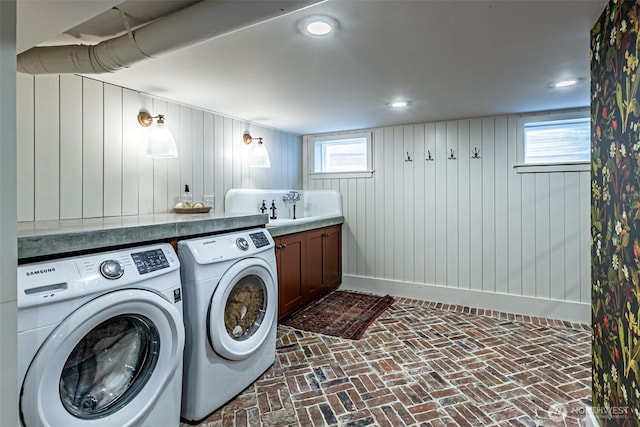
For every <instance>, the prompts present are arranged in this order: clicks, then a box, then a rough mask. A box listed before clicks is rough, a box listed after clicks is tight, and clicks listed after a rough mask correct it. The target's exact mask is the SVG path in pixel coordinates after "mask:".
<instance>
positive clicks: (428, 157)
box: [425, 150, 435, 162]
mask: <svg viewBox="0 0 640 427" xmlns="http://www.w3.org/2000/svg"><path fill="white" fill-rule="evenodd" d="M425 160H426V161H428V162H433V161H434V160H435V159H434V158H433V157H431V150H427V158H426V159H425Z"/></svg>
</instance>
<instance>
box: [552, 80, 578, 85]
mask: <svg viewBox="0 0 640 427" xmlns="http://www.w3.org/2000/svg"><path fill="white" fill-rule="evenodd" d="M576 83H578V80H576V79H570V80H562V81H560V82H557V83H555V84H554V85H553V86H554V87H568V86H573V85H575V84H576Z"/></svg>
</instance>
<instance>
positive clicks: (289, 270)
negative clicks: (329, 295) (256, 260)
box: [275, 234, 305, 319]
mask: <svg viewBox="0 0 640 427" xmlns="http://www.w3.org/2000/svg"><path fill="white" fill-rule="evenodd" d="M303 238H304V236H303V235H301V234H292V235H289V236H285V237H282V238H277V239H275V246H276V264H277V268H278V319H282V318H284V317H285V316H287V315H289V314H291V313H293V312H294V311H295V310H296V309H298V308H300V307H301V306H302V304H303V295H304V294H303V289H302V284H303V281H304V276H303V267H302V266H303V265H304V262H305V254H304V239H303Z"/></svg>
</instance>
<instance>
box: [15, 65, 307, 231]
mask: <svg viewBox="0 0 640 427" xmlns="http://www.w3.org/2000/svg"><path fill="white" fill-rule="evenodd" d="M17 78H18V80H17V124H18V135H17V140H18V141H17V143H18V147H17V149H18V153H17V159H18V221H43V220H58V219H72V218H92V217H107V216H121V215H143V214H152V213H164V212H169V211H170V210H171V208H172V207H173V206H174V205H175V203H176V202H177V201H178V199H179V197H180V195H181V194H182V190H183V188H184V184H189V185H190V187H191V190H192V192H193V194H194V199H195V200H201V199H202V196H203V195H205V194H214V195H215V198H216V199H215V203H216V207H215V210H216V211H217V212H221V211H222V209H223V201H224V195H225V194H226V192H227V190H229V189H231V188H268V189H274V188H278V189H280V188H301V187H302V146H301V137H300V136H299V135H295V134H290V133H286V132H280V131H276V130H273V129H269V128H264V127H260V126H258V125H255V124H251V123H249V122H246V121H242V120H239V119H233V118H230V117H226V116H222V115H218V114H214V113H211V112H207V111H202V110H198V109H195V108H191V107H187V106H184V105H179V104H175V103H171V102H167V101H165V100H160V99H154V98H152V97H150V96H147V95H144V94H140V93H138V92H135V91H131V90H128V89H124V88H121V87H117V86H113V85H109V84H104V83H102V82H98V81H95V80H92V79H87V78H83V77H80V76H76V75H61V76H58V75H51V76H35V77H34V76H31V75H26V74H21V73H18V76H17ZM142 108H144V109H147V110H148V111H150V112H151V113H152V114H154V115H157V114H165V115H166V118H167V124H168V125H169V126H170V128H171V131H172V132H173V134H174V136H175V138H176V142H177V145H178V153H179V154H178V158H176V159H149V158H147V157H145V156H144V146H145V138H146V136H145V135H146V132H145V131H146V129H144V128H142V127H141V126H140V125H139V124H138V122H137V119H136V116H137V114H138V111H139V110H140V109H142ZM245 130H249V131H250V132H251V134H252V136H254V137H258V136H260V137H263V138H264V144H265V147H266V148H267V150H268V151H269V155H270V157H271V168H270V169H256V168H250V167H249V155H250V150H251V149H252V148H253V145H251V146H246V145H244V144H243V142H242V133H243V132H244V131H245Z"/></svg>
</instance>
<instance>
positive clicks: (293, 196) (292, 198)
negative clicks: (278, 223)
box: [282, 191, 300, 219]
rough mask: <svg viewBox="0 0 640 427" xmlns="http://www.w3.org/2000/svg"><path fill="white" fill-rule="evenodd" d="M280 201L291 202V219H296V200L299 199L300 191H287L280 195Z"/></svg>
mask: <svg viewBox="0 0 640 427" xmlns="http://www.w3.org/2000/svg"><path fill="white" fill-rule="evenodd" d="M282 201H283V202H285V203H292V204H293V216H292V217H291V219H296V202H299V201H300V192H299V191H289V192H288V193H287V194H285V195H284V196H282Z"/></svg>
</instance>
